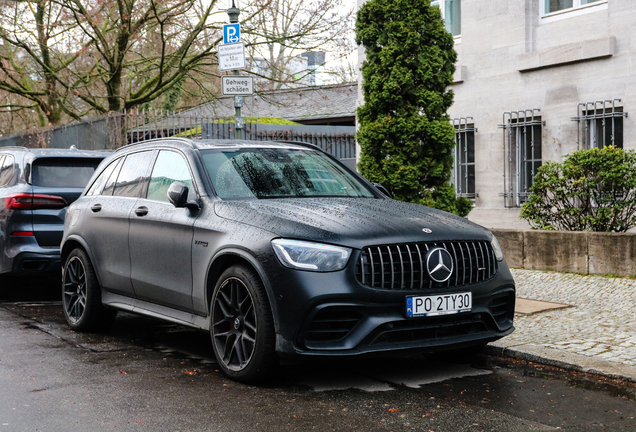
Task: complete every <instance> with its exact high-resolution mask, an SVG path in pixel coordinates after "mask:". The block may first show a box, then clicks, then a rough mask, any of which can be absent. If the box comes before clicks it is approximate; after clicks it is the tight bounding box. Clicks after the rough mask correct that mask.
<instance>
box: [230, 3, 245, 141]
mask: <svg viewBox="0 0 636 432" xmlns="http://www.w3.org/2000/svg"><path fill="white" fill-rule="evenodd" d="M240 13H241V11H240V9H239V8H237V7H236V6H235V5H234V0H232V7H231V8H229V9H228V10H227V14H228V15H229V17H230V24H236V23H238V22H239V14H240ZM232 75H235V76H238V75H240V73H239V71H238V70H236V69H234V70H233V71H232ZM237 105H238V104H237V103H235V104H234V138H235V139H237V140H238V139H241V138H243V132H242V129H243V117H241V107H239V106H237Z"/></svg>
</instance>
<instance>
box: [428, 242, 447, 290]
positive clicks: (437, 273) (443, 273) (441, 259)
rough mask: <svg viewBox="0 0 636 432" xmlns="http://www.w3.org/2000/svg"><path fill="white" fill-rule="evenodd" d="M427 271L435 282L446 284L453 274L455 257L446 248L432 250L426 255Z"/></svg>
mask: <svg viewBox="0 0 636 432" xmlns="http://www.w3.org/2000/svg"><path fill="white" fill-rule="evenodd" d="M426 269H427V270H428V274H429V276H430V277H431V279H433V280H434V281H435V282H439V283H441V282H446V281H447V280H448V279H450V277H451V274H452V273H453V257H451V254H450V253H448V251H447V250H446V249H444V248H441V247H437V248H434V249H431V250H430V251H429V252H428V254H427V255H426Z"/></svg>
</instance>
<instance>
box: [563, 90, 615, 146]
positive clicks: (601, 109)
mask: <svg viewBox="0 0 636 432" xmlns="http://www.w3.org/2000/svg"><path fill="white" fill-rule="evenodd" d="M623 117H627V113H626V112H623V107H622V105H621V100H620V99H614V100H605V101H597V102H585V103H580V104H578V106H577V108H576V117H574V118H573V119H572V120H574V121H576V122H577V123H578V131H577V136H576V148H577V150H578V149H591V148H603V147H606V146H616V147H619V148H623Z"/></svg>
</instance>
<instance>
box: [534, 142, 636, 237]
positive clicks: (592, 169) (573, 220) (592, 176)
mask: <svg viewBox="0 0 636 432" xmlns="http://www.w3.org/2000/svg"><path fill="white" fill-rule="evenodd" d="M530 192H531V195H530V198H529V200H528V202H527V203H525V204H524V205H523V207H522V209H521V217H522V218H524V219H527V220H528V222H530V225H531V226H532V228H534V229H544V230H561V231H604V232H625V231H627V230H628V229H630V228H632V227H633V226H634V225H635V224H636V152H634V150H629V151H625V150H623V149H620V148H616V147H605V148H603V149H597V148H595V149H591V150H579V151H577V152H574V153H572V154H570V155H568V156H566V157H565V160H564V161H563V163H555V162H547V163H546V164H545V165H543V166H542V167H540V168H539V169H538V171H537V175H536V176H535V178H534V184H533V186H532V187H531V188H530Z"/></svg>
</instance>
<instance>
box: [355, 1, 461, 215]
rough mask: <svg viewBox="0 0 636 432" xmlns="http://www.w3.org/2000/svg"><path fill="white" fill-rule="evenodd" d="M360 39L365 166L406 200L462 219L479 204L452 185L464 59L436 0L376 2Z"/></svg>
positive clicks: (364, 15)
mask: <svg viewBox="0 0 636 432" xmlns="http://www.w3.org/2000/svg"><path fill="white" fill-rule="evenodd" d="M356 41H357V43H358V44H360V45H362V46H363V47H364V48H365V51H366V61H365V62H364V63H363V65H362V77H363V83H362V91H363V94H364V105H363V106H361V107H359V108H358V122H359V126H360V127H359V130H358V133H357V134H356V138H357V141H358V143H359V145H360V148H361V153H360V162H359V165H358V168H359V169H360V172H361V173H362V175H364V176H365V177H366V178H368V179H369V180H371V181H374V182H378V183H381V184H382V185H384V186H385V187H387V188H388V189H389V190H390V191H391V192H392V193H393V195H394V197H395V198H396V199H398V200H402V201H409V202H414V203H419V204H424V205H428V206H431V207H436V208H439V209H442V210H446V211H450V212H453V213H456V214H459V215H462V216H465V215H466V214H468V212H469V211H470V209H471V208H472V202H471V201H470V200H468V199H466V198H457V197H456V196H455V189H454V187H453V186H452V185H451V184H450V183H449V180H450V174H451V171H452V166H453V147H454V146H455V139H454V129H453V127H452V125H451V124H450V122H449V117H448V114H447V113H446V112H447V110H448V108H449V107H450V106H451V105H452V103H453V92H452V91H450V90H447V87H448V85H449V84H451V83H452V82H453V73H454V72H455V61H456V60H457V53H456V52H455V50H454V49H453V36H452V35H451V34H450V33H448V32H447V31H446V29H445V27H444V22H443V21H442V18H441V15H440V10H439V8H438V7H431V6H430V0H369V1H367V2H366V3H365V4H364V5H362V6H361V8H360V10H359V11H358V17H357V22H356Z"/></svg>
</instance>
